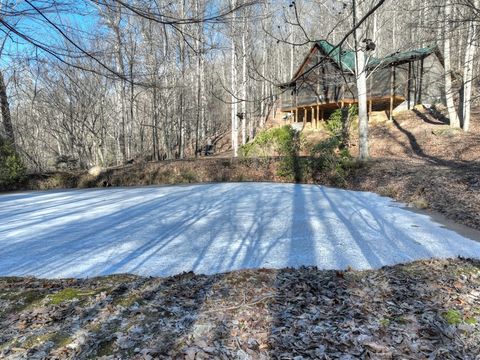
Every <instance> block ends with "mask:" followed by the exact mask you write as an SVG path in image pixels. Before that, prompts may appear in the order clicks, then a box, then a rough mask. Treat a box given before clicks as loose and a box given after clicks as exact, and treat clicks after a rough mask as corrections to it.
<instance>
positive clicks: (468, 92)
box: [462, 0, 478, 131]
mask: <svg viewBox="0 0 480 360" xmlns="http://www.w3.org/2000/svg"><path fill="white" fill-rule="evenodd" d="M474 4H475V8H478V0H476V1H475V3H474ZM476 37H477V25H476V23H475V21H469V24H468V34H467V48H466V50H465V62H464V64H463V105H462V120H463V130H464V131H468V130H469V128H470V107H471V99H472V80H473V61H474V59H475V51H476Z"/></svg>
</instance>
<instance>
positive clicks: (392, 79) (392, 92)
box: [388, 65, 395, 121]
mask: <svg viewBox="0 0 480 360" xmlns="http://www.w3.org/2000/svg"><path fill="white" fill-rule="evenodd" d="M394 97H395V65H394V66H392V71H391V74H390V113H389V115H388V117H389V120H390V121H393V99H394Z"/></svg>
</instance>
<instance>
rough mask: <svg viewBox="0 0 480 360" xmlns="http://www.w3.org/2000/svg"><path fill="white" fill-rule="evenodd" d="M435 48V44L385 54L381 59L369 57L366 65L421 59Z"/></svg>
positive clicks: (396, 63)
mask: <svg viewBox="0 0 480 360" xmlns="http://www.w3.org/2000/svg"><path fill="white" fill-rule="evenodd" d="M436 50H437V46H435V45H434V46H429V47H425V48H421V49H415V50H409V51H404V52H396V53H393V54H390V55H388V56H385V57H384V58H382V59H376V58H371V59H370V61H369V62H368V67H369V68H372V67H377V66H382V67H383V66H391V65H394V64H395V65H399V64H403V63H407V62H410V61H413V60H421V59H424V58H426V57H427V56H429V55H430V54H432V53H434V52H435V51H436Z"/></svg>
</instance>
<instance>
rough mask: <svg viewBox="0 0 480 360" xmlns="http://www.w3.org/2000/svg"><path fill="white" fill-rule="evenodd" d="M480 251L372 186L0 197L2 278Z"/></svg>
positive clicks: (379, 261)
mask: <svg viewBox="0 0 480 360" xmlns="http://www.w3.org/2000/svg"><path fill="white" fill-rule="evenodd" d="M457 255H461V256H465V257H475V258H480V243H479V242H476V241H474V240H470V239H468V238H465V237H463V236H461V235H459V234H457V233H455V232H453V231H451V230H448V229H445V228H444V227H442V226H441V225H440V224H438V223H435V222H433V221H432V220H431V219H430V218H429V217H428V216H426V215H421V214H417V213H413V212H411V211H409V210H407V209H405V208H404V207H403V206H402V204H399V203H396V202H394V201H392V200H391V199H389V198H385V197H381V196H378V195H376V194H373V193H368V192H355V191H346V190H339V189H333V188H328V187H323V186H315V185H294V184H271V183H225V184H206V185H192V186H163V187H144V188H113V189H89V190H62V191H48V192H25V193H11V194H3V195H0V276H6V275H34V276H37V277H51V278H57V277H91V276H97V275H107V274H113V273H134V274H140V275H161V276H163V275H172V274H177V273H180V272H183V271H194V272H196V273H206V274H212V273H219V272H225V271H230V270H236V269H244V268H264V267H266V268H282V267H287V266H293V267H298V266H302V265H316V266H318V267H319V268H323V269H344V268H347V267H352V268H356V269H371V268H378V267H381V266H383V265H390V264H396V263H402V262H406V261H411V260H416V259H424V258H432V257H454V256H457Z"/></svg>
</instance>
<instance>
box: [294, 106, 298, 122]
mask: <svg viewBox="0 0 480 360" xmlns="http://www.w3.org/2000/svg"><path fill="white" fill-rule="evenodd" d="M297 117H298V109H297V108H295V109H294V110H293V122H294V123H296V122H297Z"/></svg>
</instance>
